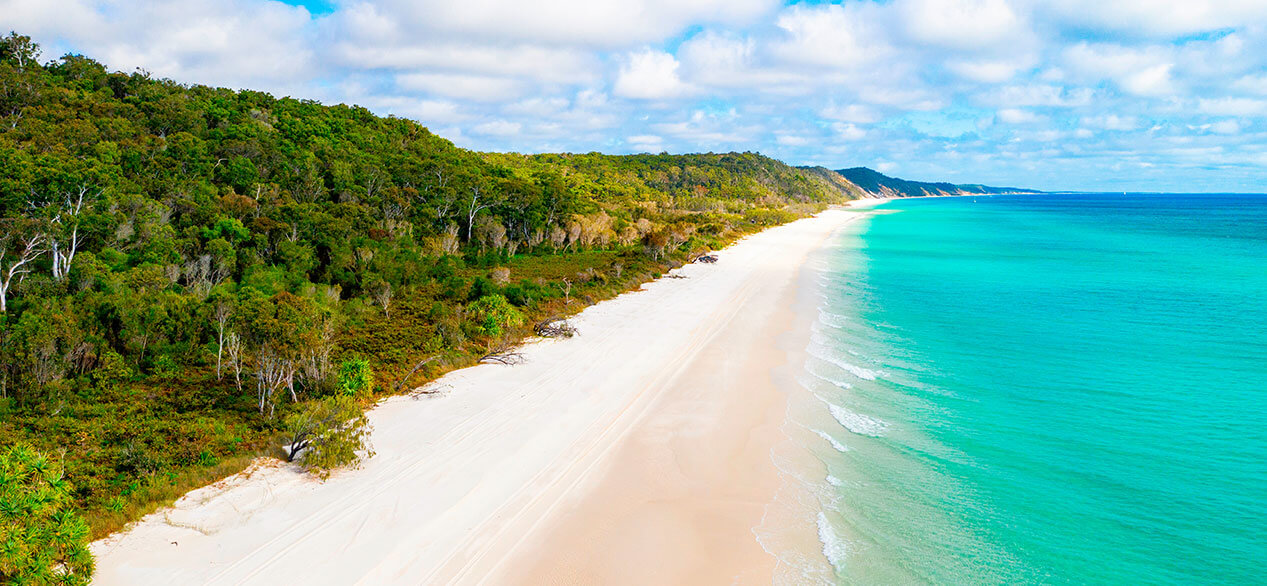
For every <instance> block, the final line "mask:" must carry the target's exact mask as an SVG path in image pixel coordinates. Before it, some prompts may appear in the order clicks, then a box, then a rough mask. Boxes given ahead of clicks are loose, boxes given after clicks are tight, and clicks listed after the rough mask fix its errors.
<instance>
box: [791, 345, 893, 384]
mask: <svg viewBox="0 0 1267 586" xmlns="http://www.w3.org/2000/svg"><path fill="white" fill-rule="evenodd" d="M807 352H808V354H809V355H810V356H813V357H814V358H817V359H819V360H822V361H824V362H830V363H831V364H834V365H836V366H837V367H839V368H840V369H841V370H843V371H845V372H848V373H849V374H852V375H854V376H856V377H858V378H860V379H862V380H875V379H876V377H877V376H879V373H877V372H876V371H874V370H871V369H869V368H863V367H861V366H858V365H856V364H852V363H850V362H849V361H847V360H844V359H843V358H841V357H840V356H839V355H837V354H836V353H835V352H833V351H832V350H830V349H828V348H827V347H826V346H825V345H821V344H810V347H809V349H808V350H807Z"/></svg>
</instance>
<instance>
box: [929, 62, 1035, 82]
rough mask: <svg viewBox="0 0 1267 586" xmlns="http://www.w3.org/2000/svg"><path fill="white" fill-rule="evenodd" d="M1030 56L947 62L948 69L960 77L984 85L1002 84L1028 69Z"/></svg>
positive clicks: (1030, 64)
mask: <svg viewBox="0 0 1267 586" xmlns="http://www.w3.org/2000/svg"><path fill="white" fill-rule="evenodd" d="M1031 66H1032V63H1031V61H1030V59H1029V58H1028V56H1026V57H1023V58H1021V59H969V60H952V61H948V62H946V67H947V68H948V69H950V70H951V71H952V72H954V73H955V74H957V75H959V76H960V77H963V78H966V79H969V80H972V81H978V82H982V83H1002V82H1005V81H1008V80H1010V79H1012V78H1013V77H1016V74H1017V73H1019V72H1020V71H1022V70H1024V69H1028V68H1029V67H1031Z"/></svg>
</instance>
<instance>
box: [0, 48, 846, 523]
mask: <svg viewBox="0 0 1267 586" xmlns="http://www.w3.org/2000/svg"><path fill="white" fill-rule="evenodd" d="M42 58H43V57H42V55H41V53H40V50H39V46H38V45H37V44H36V43H34V42H32V40H31V39H29V38H27V37H24V36H21V35H18V34H10V35H9V36H8V37H5V38H3V39H2V40H0V445H12V444H14V443H17V442H26V443H30V444H32V445H34V446H35V447H37V448H39V449H44V450H52V449H65V451H66V456H65V471H66V477H67V478H68V479H70V480H71V481H73V484H74V486H75V490H74V491H73V492H69V493H68V495H69V497H68V498H70V499H71V501H72V503H73V506H74V507H75V508H76V509H78V510H80V511H83V512H84V515H85V518H86V519H87V521H88V522H89V523H90V525H91V527H92V530H93V532H94V534H96V535H101V534H102V533H104V532H108V531H110V530H113V529H115V528H118V527H120V526H121V525H122V524H123V523H125V522H127V521H129V520H131V519H135V518H137V517H138V516H140V515H142V514H144V513H145V512H147V511H148V510H150V508H152V507H153V506H154V503H158V502H162V501H163V500H165V499H169V498H171V497H172V496H173V495H176V494H179V493H180V492H181V491H183V490H185V489H188V488H190V487H192V486H196V485H197V484H198V483H201V482H206V481H207V480H208V479H210V478H214V477H216V476H220V475H223V474H227V473H230V472H233V471H235V470H237V469H240V468H241V467H242V466H244V465H245V462H247V461H248V460H249V459H250V458H251V457H254V456H256V455H259V454H271V453H275V452H276V451H277V450H278V449H279V447H281V446H282V445H283V443H284V436H285V431H286V428H287V427H289V426H288V425H287V423H286V422H287V421H292V420H293V419H291V416H292V415H294V414H296V413H305V412H307V410H309V409H310V406H311V405H315V404H318V403H317V402H321V401H324V400H325V399H327V398H329V397H335V396H345V397H350V400H353V401H354V402H357V403H356V404H358V405H360V404H368V403H369V402H371V401H372V400H373V394H374V392H375V390H374V389H378V390H379V391H390V390H394V389H405V388H407V387H408V385H406V384H405V383H407V382H410V381H417V380H430V379H432V378H434V377H436V376H439V375H440V374H442V373H443V372H444V371H446V370H448V369H451V368H458V367H462V366H465V365H468V364H471V363H473V362H474V361H475V360H477V359H478V358H479V356H481V355H482V354H483V353H484V352H485V351H486V349H487V347H488V346H489V345H490V343H491V341H492V340H493V339H495V338H516V337H519V336H522V335H524V334H526V333H527V332H529V331H530V330H531V328H530V327H527V325H528V324H530V323H531V322H532V321H533V320H536V319H542V318H544V317H545V316H552V315H559V314H561V313H567V312H569V311H575V310H576V309H577V308H579V307H582V306H583V305H584V304H585V303H590V302H593V301H595V300H597V299H602V298H606V297H610V296H612V295H615V294H617V293H619V292H621V291H624V290H627V289H630V288H633V287H636V286H637V285H638V284H639V283H641V282H643V281H646V280H648V279H651V278H654V277H655V276H658V275H659V274H661V273H663V272H664V271H665V270H667V269H668V268H670V267H672V266H674V265H675V264H677V263H681V262H683V261H684V260H686V259H687V258H688V257H689V255H691V254H692V253H695V252H700V251H704V250H709V249H712V248H716V247H720V246H722V245H724V244H726V243H727V242H730V241H731V240H733V239H735V238H737V237H739V236H741V235H743V234H745V233H749V232H752V231H756V230H759V229H762V228H763V227H766V226H770V225H773V224H777V223H781V222H785V221H789V220H792V219H795V218H797V217H801V216H804V215H806V214H809V213H812V212H815V211H817V210H819V209H822V208H823V207H824V206H825V205H828V204H830V203H834V202H839V201H843V200H844V199H848V198H850V197H854V196H856V195H857V193H855V192H854V191H851V189H850V188H849V186H848V185H844V184H841V183H840V182H834V181H833V180H831V179H829V178H828V177H827V176H825V175H823V174H820V173H817V172H814V171H813V170H806V169H797V168H793V167H789V166H787V165H785V164H783V163H780V162H778V161H775V160H773V159H770V158H767V157H764V156H761V155H759V154H756V153H720V154H718V153H708V154H696V155H667V154H658V155H652V154H644V155H628V156H609V155H602V154H598V153H589V154H547V155H520V154H513V153H510V154H506V153H479V152H473V151H469V150H464V149H461V148H457V147H456V146H454V145H453V143H451V142H450V141H448V140H445V139H444V138H441V137H439V136H436V135H435V134H433V133H431V132H430V131H429V130H428V129H427V128H425V127H423V126H422V125H420V124H418V123H417V122H414V121H411V120H404V119H400V118H395V117H390V116H387V117H383V116H376V115H374V114H373V113H371V112H370V111H369V110H367V109H365V108H362V107H358V106H348V105H342V104H340V105H323V104H320V103H317V102H314V101H311V100H302V99H294V98H278V97H274V96H272V95H269V94H267V93H263V92H256V91H249V90H244V91H233V90H229V89H224V88H214V87H207V86H201V85H182V84H178V83H175V82H173V81H171V80H165V79H155V78H153V77H152V76H150V75H149V74H147V73H145V72H143V71H137V72H133V73H122V72H111V71H108V70H107V69H106V68H105V67H104V66H102V65H101V64H100V63H98V62H96V61H94V60H92V59H91V58H89V57H85V56H82V55H65V56H62V57H60V58H57V59H53V60H49V61H41V59H42ZM578 300H579V301H581V302H582V303H579V304H578V303H576V301H578ZM352 358H357V359H362V360H364V361H365V367H366V370H365V372H369V368H370V366H371V365H372V369H373V372H374V374H375V375H376V376H377V377H378V378H379V380H380V381H383V382H384V384H381V385H378V386H377V387H375V386H374V385H373V382H372V379H371V380H370V382H369V383H367V388H365V389H361V388H360V387H359V386H358V389H357V390H356V391H354V392H351V393H348V392H347V390H346V389H344V381H343V380H342V377H340V376H339V372H338V370H339V369H338V368H337V365H339V364H341V363H344V361H345V360H348V359H352ZM428 359H431V360H430V362H424V361H426V360H428ZM419 365H422V366H419ZM411 377H412V378H411ZM407 379H408V380H407ZM327 407H329V406H328V405H327ZM344 407H346V405H344V404H343V403H340V404H339V406H338V408H339V409H343V408H344Z"/></svg>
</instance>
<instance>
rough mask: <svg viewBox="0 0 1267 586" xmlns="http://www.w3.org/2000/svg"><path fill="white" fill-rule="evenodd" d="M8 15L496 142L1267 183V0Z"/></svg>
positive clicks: (491, 5)
mask: <svg viewBox="0 0 1267 586" xmlns="http://www.w3.org/2000/svg"><path fill="white" fill-rule="evenodd" d="M0 27H2V28H5V29H14V30H17V31H19V32H22V33H23V34H29V35H32V36H34V37H35V38H36V39H37V40H38V41H40V42H41V43H42V44H43V45H44V46H45V48H46V54H45V56H46V57H47V58H53V57H56V56H58V55H60V54H62V53H65V52H80V53H84V54H87V55H90V56H92V57H94V58H97V59H98V60H100V61H102V62H104V63H105V64H106V65H107V66H109V67H111V68H113V69H120V70H125V71H130V70H132V69H133V68H136V67H142V68H144V69H146V70H148V71H150V72H152V73H154V74H156V75H160V76H165V77H170V78H173V79H175V80H177V81H181V82H186V83H207V84H214V85H225V86H229V87H235V88H252V89H261V90H265V91H269V92H272V93H274V94H276V95H290V96H295V97H303V98H310V99H317V100H321V101H323V102H326V103H338V102H347V103H356V104H360V105H363V106H366V107H368V108H370V109H371V110H374V111H375V112H378V113H381V114H394V115H397V116H403V117H408V118H413V119H416V120H418V121H420V122H422V123H423V124H425V125H427V126H428V127H430V128H431V129H432V130H434V131H435V132H437V133H438V134H440V135H442V136H446V137H448V138H450V139H452V140H453V141H454V142H455V143H457V144H459V145H461V146H465V147H470V148H476V149H482V150H497V151H520V152H541V151H594V150H597V151H602V152H611V153H627V152H659V151H662V150H663V151H668V152H673V153H680V152H695V151H722V150H741V151H742V150H755V151H760V152H762V153H765V154H768V155H771V156H774V157H777V158H780V159H782V160H785V161H788V162H790V163H794V164H821V165H825V166H828V167H832V168H840V167H849V166H857V165H866V166H870V167H873V168H877V169H880V170H882V171H884V172H887V173H890V174H894V175H898V176H902V177H907V178H912V179H923V180H949V181H959V182H974V183H976V182H980V183H991V184H1001V185H1017V186H1027V187H1036V188H1040V189H1076V190H1096V189H1104V190H1112V191H1119V190H1148V191H1175V190H1184V191H1255V192H1263V191H1267V140H1265V139H1267V124H1265V123H1264V118H1267V2H1264V1H1262V0H1250V1H1247V0H1208V1H1200V0H1194V1H1187V2H1167V1H1162V0H1112V1H1105V0H1064V1H1060V2H1055V1H1039V0H890V1H887V2H869V1H858V2H854V1H846V2H798V3H791V4H788V3H784V2H779V1H773V0H693V1H692V0H635V1H614V0H549V1H538V2H526V1H519V2H515V1H507V0H463V1H461V2H453V1H451V0H303V1H298V0H296V1H293V2H290V3H283V2H277V1H275V0H215V1H213V0H170V1H166V2H135V1H130V0H0Z"/></svg>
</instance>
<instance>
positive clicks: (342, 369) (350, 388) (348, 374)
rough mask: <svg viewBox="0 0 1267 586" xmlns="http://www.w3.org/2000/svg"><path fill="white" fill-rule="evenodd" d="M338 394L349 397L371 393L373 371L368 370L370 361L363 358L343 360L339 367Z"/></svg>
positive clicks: (372, 390)
mask: <svg viewBox="0 0 1267 586" xmlns="http://www.w3.org/2000/svg"><path fill="white" fill-rule="evenodd" d="M338 392H339V394H341V395H348V396H350V397H356V396H363V395H369V394H371V393H373V392H374V370H373V369H371V368H370V361H368V360H366V359H364V358H352V359H350V360H344V361H343V364H340V365H339V385H338Z"/></svg>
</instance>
